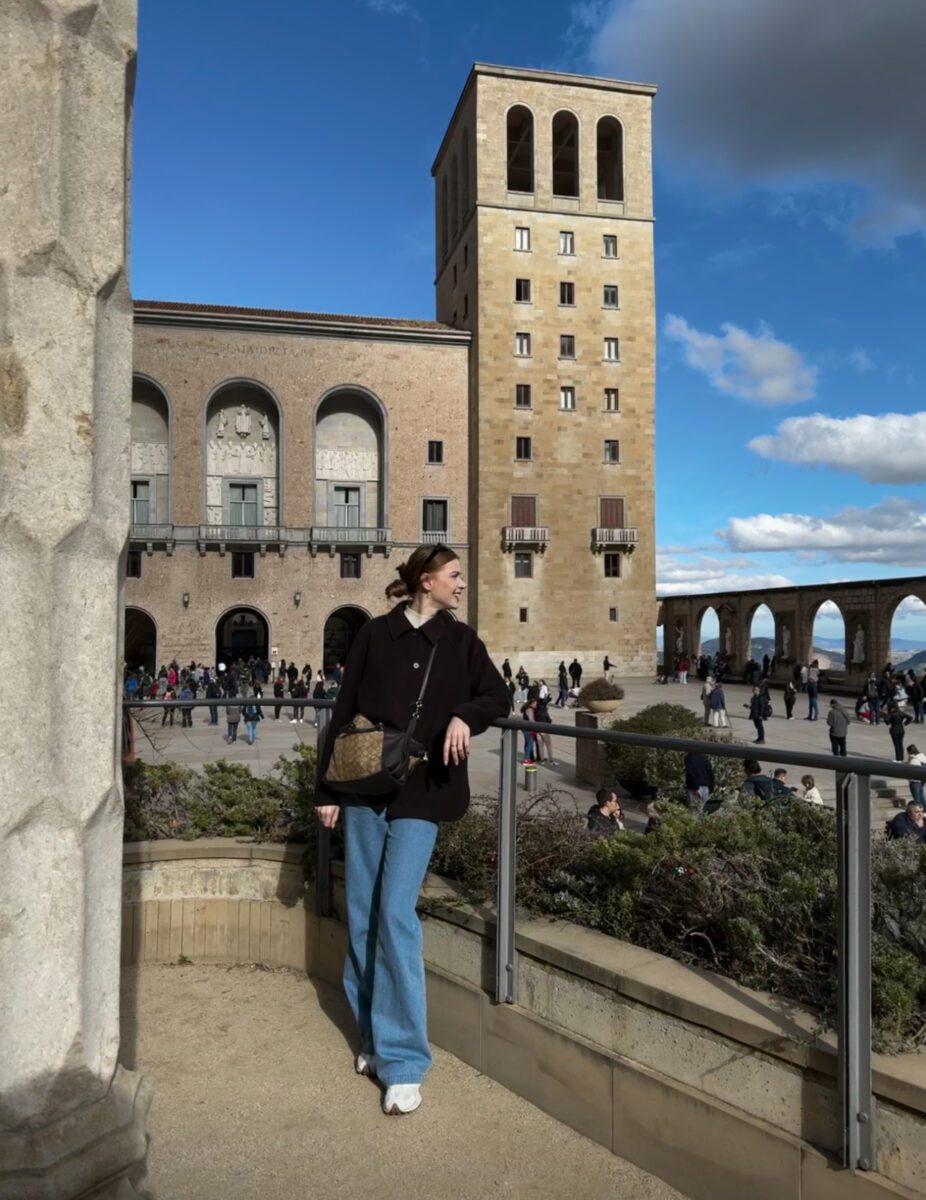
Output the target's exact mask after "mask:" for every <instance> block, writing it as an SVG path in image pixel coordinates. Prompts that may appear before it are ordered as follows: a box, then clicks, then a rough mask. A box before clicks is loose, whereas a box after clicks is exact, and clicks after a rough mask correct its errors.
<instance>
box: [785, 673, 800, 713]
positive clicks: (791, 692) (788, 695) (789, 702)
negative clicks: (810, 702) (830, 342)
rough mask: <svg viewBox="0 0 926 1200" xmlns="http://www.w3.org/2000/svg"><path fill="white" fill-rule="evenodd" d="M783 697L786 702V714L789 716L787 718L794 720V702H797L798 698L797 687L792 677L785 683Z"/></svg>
mask: <svg viewBox="0 0 926 1200" xmlns="http://www.w3.org/2000/svg"><path fill="white" fill-rule="evenodd" d="M783 699H784V702H785V716H786V717H787V719H788V720H789V721H793V720H794V704H795V701H796V700H797V688H796V687H795V686H794V683H793V681H792V680H790V679H789V680H788V682H787V683H786V684H785V689H784V693H783Z"/></svg>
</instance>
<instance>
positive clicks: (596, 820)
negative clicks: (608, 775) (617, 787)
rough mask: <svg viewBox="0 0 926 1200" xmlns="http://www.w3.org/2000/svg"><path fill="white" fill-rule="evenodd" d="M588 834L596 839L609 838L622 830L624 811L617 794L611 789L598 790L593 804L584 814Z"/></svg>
mask: <svg viewBox="0 0 926 1200" xmlns="http://www.w3.org/2000/svg"><path fill="white" fill-rule="evenodd" d="M586 820H587V825H586V828H587V829H588V831H589V833H594V834H595V835H596V837H610V836H611V835H612V834H613V833H617V832H618V831H619V830H623V828H624V810H623V809H622V808H621V802H620V798H619V797H618V794H617V792H615V791H613V790H612V789H611V788H599V789H598V791H597V792H596V793H595V803H594V804H593V805H592V806H591V808H590V809H589V810H588V812H587V813H586Z"/></svg>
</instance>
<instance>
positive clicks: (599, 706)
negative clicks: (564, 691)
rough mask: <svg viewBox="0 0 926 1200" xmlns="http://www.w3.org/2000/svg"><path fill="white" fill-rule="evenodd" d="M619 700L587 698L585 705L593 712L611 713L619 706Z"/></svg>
mask: <svg viewBox="0 0 926 1200" xmlns="http://www.w3.org/2000/svg"><path fill="white" fill-rule="evenodd" d="M620 706H621V701H620V700H589V701H588V702H587V703H586V705H585V707H586V708H587V709H588V711H589V712H593V713H611V712H614V711H615V710H616V709H618V708H620Z"/></svg>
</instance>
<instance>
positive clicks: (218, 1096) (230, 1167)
mask: <svg viewBox="0 0 926 1200" xmlns="http://www.w3.org/2000/svg"><path fill="white" fill-rule="evenodd" d="M122 1010H123V1015H122V1022H123V1024H122V1051H121V1057H122V1060H123V1062H125V1063H126V1064H127V1065H132V1066H135V1065H137V1066H138V1068H139V1069H140V1070H141V1071H143V1073H144V1074H145V1076H146V1077H147V1078H148V1079H149V1080H150V1081H151V1082H152V1083H153V1085H154V1100H153V1103H152V1107H151V1111H150V1114H149V1117H148V1131H149V1134H150V1137H151V1142H150V1148H149V1153H148V1177H147V1179H146V1180H145V1181H144V1184H143V1187H144V1189H145V1192H146V1193H147V1194H148V1195H150V1196H151V1197H153V1198H154V1200H293V1198H294V1197H297V1196H325V1197H327V1198H328V1200H367V1198H369V1200H497V1198H498V1197H510V1198H511V1200H563V1198H564V1197H568V1196H576V1197H578V1196H588V1197H592V1196H595V1197H598V1196H601V1197H604V1196H607V1197H611V1198H613V1200H684V1197H682V1196H681V1195H680V1193H679V1192H677V1191H675V1189H674V1188H671V1187H669V1185H668V1184H666V1183H663V1182H662V1181H661V1180H659V1179H656V1178H654V1177H653V1176H651V1175H648V1174H646V1172H644V1171H641V1170H640V1169H639V1168H638V1167H635V1166H633V1165H632V1164H631V1163H628V1162H626V1161H625V1160H624V1159H621V1158H617V1157H615V1156H614V1155H612V1154H611V1153H610V1152H609V1151H608V1150H606V1149H605V1148H604V1147H602V1146H599V1145H597V1144H595V1143H594V1142H591V1141H588V1140H587V1139H586V1138H584V1137H583V1136H582V1135H581V1134H579V1133H576V1132H575V1131H574V1130H572V1129H569V1128H567V1127H566V1126H565V1125H562V1124H560V1123H559V1122H558V1121H556V1120H554V1118H552V1117H549V1116H547V1115H546V1114H545V1113H543V1112H541V1111H540V1110H539V1109H538V1108H535V1107H534V1106H533V1105H532V1104H529V1103H528V1102H527V1101H526V1100H522V1099H521V1098H520V1097H518V1096H516V1095H515V1094H514V1093H513V1092H509V1091H508V1090H507V1089H506V1088H504V1087H502V1086H501V1084H498V1083H496V1082H495V1081H494V1080H491V1079H488V1078H487V1077H486V1076H484V1075H481V1074H479V1072H478V1071H475V1070H474V1069H473V1068H472V1067H469V1066H467V1065H466V1064H464V1063H462V1062H460V1061H459V1059H456V1058H454V1057H453V1055H451V1054H448V1053H446V1052H445V1051H443V1050H440V1049H437V1048H435V1049H434V1066H433V1068H432V1070H431V1073H430V1075H429V1077H428V1080H427V1081H426V1083H425V1086H424V1088H423V1095H424V1098H425V1102H424V1104H423V1105H422V1107H421V1109H420V1111H419V1112H417V1113H415V1114H414V1115H413V1116H410V1117H401V1118H400V1117H385V1116H383V1115H382V1112H381V1110H380V1095H381V1093H380V1090H379V1086H378V1085H377V1084H376V1083H375V1082H374V1081H372V1080H370V1079H366V1078H363V1077H361V1076H358V1075H356V1074H354V1071H353V1062H352V1054H353V1049H354V1048H353V1047H352V1042H351V1037H352V1035H351V1019H350V1014H349V1010H348V1008H347V1003H346V1001H345V1000H344V998H343V996H341V995H340V993H338V992H335V991H334V990H333V989H331V988H329V987H327V986H326V985H325V984H323V983H320V982H317V981H313V980H310V979H308V978H306V976H305V975H299V974H297V973H295V972H289V971H285V972H284V971H266V970H261V969H258V968H253V967H251V968H249V967H231V968H227V967H220V966H215V967H206V966H176V967H174V966H145V967H141V968H131V969H129V970H126V971H125V972H124V975H123V982H122Z"/></svg>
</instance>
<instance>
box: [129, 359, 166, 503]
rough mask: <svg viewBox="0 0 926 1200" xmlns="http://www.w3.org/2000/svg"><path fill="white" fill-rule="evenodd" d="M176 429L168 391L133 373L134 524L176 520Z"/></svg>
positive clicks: (137, 373)
mask: <svg viewBox="0 0 926 1200" xmlns="http://www.w3.org/2000/svg"><path fill="white" fill-rule="evenodd" d="M173 426H174V422H173V405H172V402H171V398H170V396H169V394H168V392H167V389H166V388H165V387H164V386H163V385H162V384H161V383H159V382H158V381H157V380H156V379H155V378H154V377H153V376H151V375H146V374H145V373H144V372H142V371H133V372H132V403H131V472H130V473H131V478H132V524H133V525H168V524H170V523H171V521H172V520H173V511H174V503H173V472H172V471H171V463H172V462H173ZM142 518H144V519H142Z"/></svg>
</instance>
